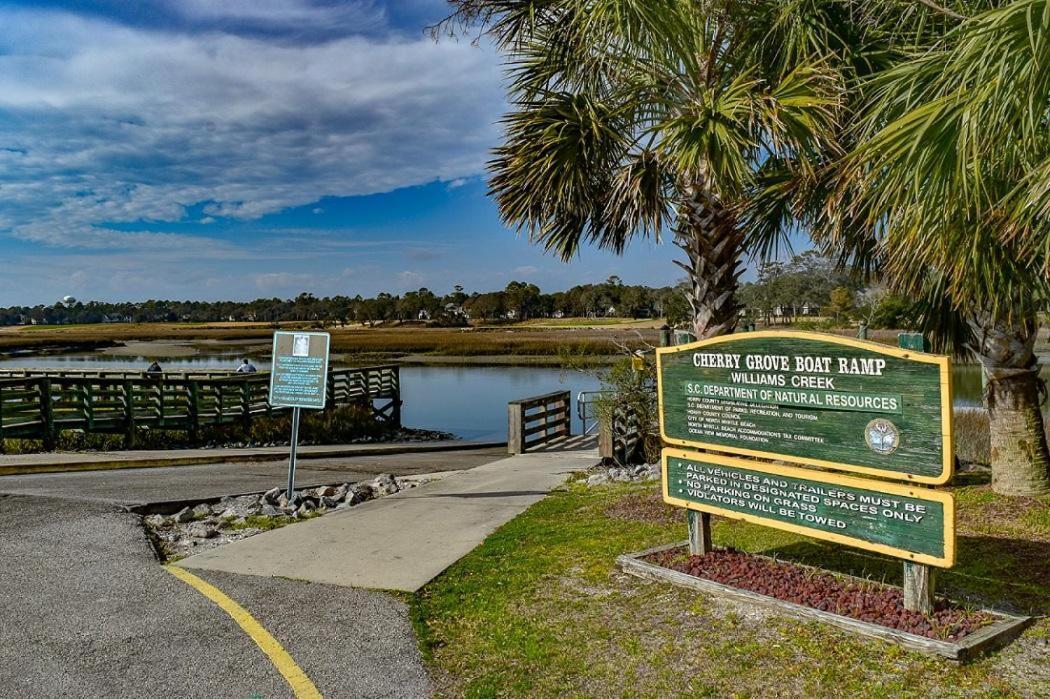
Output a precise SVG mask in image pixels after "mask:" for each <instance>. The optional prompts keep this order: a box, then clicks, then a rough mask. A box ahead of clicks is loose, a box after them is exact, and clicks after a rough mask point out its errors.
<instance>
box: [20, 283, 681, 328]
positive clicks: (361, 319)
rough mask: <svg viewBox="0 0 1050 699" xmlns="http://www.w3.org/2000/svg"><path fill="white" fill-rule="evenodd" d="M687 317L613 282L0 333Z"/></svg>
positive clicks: (662, 291) (297, 302) (266, 307)
mask: <svg viewBox="0 0 1050 699" xmlns="http://www.w3.org/2000/svg"><path fill="white" fill-rule="evenodd" d="M686 313H687V310H686V301H685V298H684V296H683V295H682V292H681V289H679V288H677V287H674V286H667V287H655V288H654V287H649V286H642V285H630V284H624V283H623V282H622V281H621V280H620V278H619V277H616V276H612V277H609V278H608V279H606V280H605V281H603V282H600V283H597V284H582V285H578V286H574V287H572V288H571V289H568V290H566V291H556V292H553V293H544V292H543V291H541V290H540V288H539V287H538V286H536V285H535V284H531V283H529V282H523V281H512V282H510V283H509V284H507V286H506V287H505V288H503V289H501V290H498V291H486V292H474V293H469V294H468V293H467V292H466V291H464V290H463V287H462V286H459V285H457V286H455V287H454V288H453V290H452V291H451V292H450V293H448V294H443V295H439V294H437V293H435V292H433V291H431V290H430V289H427V288H421V289H417V290H415V291H408V292H406V293H404V294H389V293H380V294H377V295H376V296H374V297H367V298H366V297H363V296H361V295H356V296H345V295H335V296H325V297H317V296H315V295H313V294H311V293H302V294H299V295H298V296H296V297H295V298H291V299H280V298H259V299H255V300H253V301H243V302H241V301H164V300H149V301H142V302H130V301H128V302H106V301H87V302H81V301H78V300H76V299H70V298H67V299H65V300H63V301H60V302H58V303H54V304H50V305H43V304H41V305H36V306H9V307H7V308H0V325H25V324H43V325H62V324H69V323H107V322H109V323H160V322H196V323H205V322H218V321H250V322H266V323H279V322H282V321H311V322H314V321H316V322H338V323H344V324H345V323H351V322H353V323H364V324H367V325H375V324H378V323H384V322H406V321H417V320H425V321H429V322H432V323H434V324H440V325H465V324H467V322H468V321H472V320H473V321H486V322H499V321H520V320H528V319H530V318H552V317H563V316H564V317H617V318H658V317H665V316H667V315H668V314H669V315H670V317H671V318H672V320H679V319H683V318H684V317H685V315H686Z"/></svg>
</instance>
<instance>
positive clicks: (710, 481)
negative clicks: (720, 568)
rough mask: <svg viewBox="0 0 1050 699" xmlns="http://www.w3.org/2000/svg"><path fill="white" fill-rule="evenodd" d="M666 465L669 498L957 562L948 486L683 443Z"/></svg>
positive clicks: (930, 560) (920, 559)
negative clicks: (702, 450)
mask: <svg viewBox="0 0 1050 699" xmlns="http://www.w3.org/2000/svg"><path fill="white" fill-rule="evenodd" d="M663 471H664V473H663V483H664V500H665V501H666V502H667V503H669V504H671V505H677V506H679V507H686V508H689V509H693V510H699V511H702V512H711V513H714V514H719V515H723V516H725V517H728V518H731V519H742V520H746V521H749V522H754V523H757V524H763V525H766V526H770V527H775V528H777V529H784V530H787V531H792V532H796V533H800V534H805V535H807V536H812V537H814V538H817V539H824V540H827V541H834V542H836V543H840V544H847V545H850V546H857V547H859V548H863V549H868V550H870V551H877V552H879V553H884V554H887V555H890V556H896V557H898V558H903V559H906V560H908V561H912V562H914V563H923V564H927V565H934V566H940V567H943V568H949V567H951V566H952V565H953V564H954V563H955V503H954V500H953V499H952V496H951V495H950V494H948V493H943V492H939V491H936V490H930V489H927V488H921V487H909V486H907V485H897V484H893V483H883V482H878V481H872V480H867V479H862V478H854V477H851V476H842V475H838V474H834V473H821V472H815V471H809V470H805V469H800V468H793V467H790V466H779V465H776V464H766V463H761V462H757V461H748V460H744V459H738V458H734V457H730V456H719V455H717V454H698V453H695V452H687V451H683V450H679V449H664V457H663Z"/></svg>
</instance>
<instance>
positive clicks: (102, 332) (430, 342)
mask: <svg viewBox="0 0 1050 699" xmlns="http://www.w3.org/2000/svg"><path fill="white" fill-rule="evenodd" d="M306 325H307V324H305V323H299V324H288V325H284V324H282V329H290V328H292V327H303V326H306ZM617 325H620V324H615V325H612V326H610V327H609V328H593V327H590V328H577V327H567V328H540V327H537V328H533V327H527V326H498V327H478V328H463V329H461V328H433V327H425V326H421V325H404V326H398V325H394V326H377V327H373V328H368V327H362V326H350V327H327V328H325V329H326V330H327V331H328V332H330V333H331V334H332V345H331V349H332V351H333V352H336V353H340V354H349V355H352V356H362V357H368V356H372V357H375V358H377V359H381V358H383V357H384V356H386V357H389V356H390V355H395V356H396V355H404V354H433V355H448V356H476V355H522V356H530V355H546V356H555V355H557V354H558V352H559V350H560V349H562V348H566V347H568V348H571V349H573V350H576V351H580V352H584V353H587V354H596V355H607V354H613V353H615V352H616V345H615V342H614V340H615V341H619V342H623V343H627V344H629V345H639V346H640V344H641V343H642V342H643V341H646V342H650V343H655V342H656V340H657V335H658V331H657V330H655V329H653V328H644V327H643V328H634V327H629V328H623V327H617ZM314 326H317V327H320V325H319V324H314ZM314 326H310V327H314ZM273 331H274V329H273V328H272V327H269V326H266V325H262V324H258V325H250V324H241V325H233V326H230V325H222V324H219V325H211V324H178V323H128V324H107V325H68V326H47V327H41V326H29V327H25V328H17V329H15V330H8V331H5V332H3V333H0V351H12V350H42V349H46V348H49V347H50V348H56V347H63V348H79V349H92V348H94V347H100V346H106V345H108V344H113V343H120V342H128V341H147V340H175V341H184V342H189V343H201V344H200V345H199V347H200V348H209V349H212V350H215V349H218V348H219V347H217V346H216V345H215V344H214V343H215V342H216V341H224V340H225V341H235V340H236V341H247V340H258V341H259V343H260V344H266V343H268V342H269V340H270V338H271V337H272V335H273ZM207 343H212V344H207Z"/></svg>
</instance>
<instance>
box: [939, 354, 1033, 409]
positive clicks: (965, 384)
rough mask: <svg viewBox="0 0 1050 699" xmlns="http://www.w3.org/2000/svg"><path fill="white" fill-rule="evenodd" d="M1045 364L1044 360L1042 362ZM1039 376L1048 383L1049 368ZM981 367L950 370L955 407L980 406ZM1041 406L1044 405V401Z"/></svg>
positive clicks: (960, 367) (958, 367)
mask: <svg viewBox="0 0 1050 699" xmlns="http://www.w3.org/2000/svg"><path fill="white" fill-rule="evenodd" d="M1044 364H1045V360H1044ZM1039 375H1040V376H1041V377H1042V378H1043V380H1044V381H1050V368H1048V367H1045V366H1044V368H1043V369H1042V371H1040V373H1039ZM981 391H982V388H981V367H979V366H976V365H972V364H968V365H964V366H956V367H954V368H953V370H952V393H953V396H954V398H955V404H956V405H962V406H967V407H977V406H980V405H981ZM1043 405H1044V406H1045V405H1046V402H1045V401H1044V403H1043Z"/></svg>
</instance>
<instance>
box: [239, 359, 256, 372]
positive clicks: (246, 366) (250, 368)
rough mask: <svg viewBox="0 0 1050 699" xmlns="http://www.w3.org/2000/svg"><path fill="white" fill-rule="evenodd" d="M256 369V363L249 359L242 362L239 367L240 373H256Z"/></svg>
mask: <svg viewBox="0 0 1050 699" xmlns="http://www.w3.org/2000/svg"><path fill="white" fill-rule="evenodd" d="M256 371H258V370H257V369H256V368H255V365H254V364H252V363H251V362H249V361H248V360H247V359H245V360H244V361H243V362H241V365H240V366H239V367H237V373H238V374H254V373H255V372H256Z"/></svg>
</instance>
